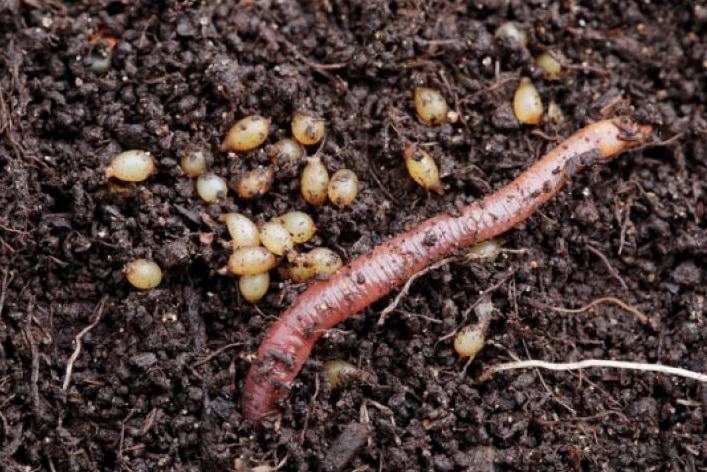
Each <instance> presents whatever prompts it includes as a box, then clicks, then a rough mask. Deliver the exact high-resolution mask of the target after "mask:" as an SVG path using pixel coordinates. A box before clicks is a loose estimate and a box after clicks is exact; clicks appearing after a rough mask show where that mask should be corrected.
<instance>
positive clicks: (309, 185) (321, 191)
mask: <svg viewBox="0 0 707 472" xmlns="http://www.w3.org/2000/svg"><path fill="white" fill-rule="evenodd" d="M328 186H329V171H327V169H326V166H325V165H324V164H323V163H322V160H321V159H320V158H319V157H310V158H309V159H308V160H307V165H306V166H304V170H303V171H302V177H301V191H302V197H303V198H304V200H305V201H306V202H307V203H311V204H312V205H316V206H319V205H323V204H324V202H326V199H327V188H328Z"/></svg>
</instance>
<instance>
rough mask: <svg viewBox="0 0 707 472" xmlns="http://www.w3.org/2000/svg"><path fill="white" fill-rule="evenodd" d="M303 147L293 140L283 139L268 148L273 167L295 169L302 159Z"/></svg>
mask: <svg viewBox="0 0 707 472" xmlns="http://www.w3.org/2000/svg"><path fill="white" fill-rule="evenodd" d="M304 152H305V151H304V147H302V145H301V144H300V143H298V142H297V141H295V140H294V139H290V138H284V139H281V140H279V141H278V142H276V143H275V144H273V145H272V146H268V156H270V161H271V162H272V163H273V165H276V166H278V167H281V168H284V169H290V168H297V166H299V164H300V162H302V159H303V158H304Z"/></svg>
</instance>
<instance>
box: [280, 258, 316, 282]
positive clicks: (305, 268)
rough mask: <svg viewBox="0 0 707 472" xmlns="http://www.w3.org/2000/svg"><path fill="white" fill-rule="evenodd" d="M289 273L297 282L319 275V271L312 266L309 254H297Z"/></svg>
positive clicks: (291, 278)
mask: <svg viewBox="0 0 707 472" xmlns="http://www.w3.org/2000/svg"><path fill="white" fill-rule="evenodd" d="M287 275H288V276H289V277H290V280H292V281H293V282H295V283H298V284H299V283H302V282H306V281H308V280H310V279H313V278H314V277H315V276H316V275H317V271H316V270H315V269H314V267H313V266H312V263H311V262H310V260H309V258H308V257H307V254H297V256H295V258H294V260H292V262H291V263H290V267H289V268H288V270H287Z"/></svg>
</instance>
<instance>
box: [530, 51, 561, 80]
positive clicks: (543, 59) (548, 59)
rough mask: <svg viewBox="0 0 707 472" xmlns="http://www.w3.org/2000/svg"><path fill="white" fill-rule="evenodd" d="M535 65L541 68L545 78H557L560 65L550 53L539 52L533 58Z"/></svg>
mask: <svg viewBox="0 0 707 472" xmlns="http://www.w3.org/2000/svg"><path fill="white" fill-rule="evenodd" d="M535 65H536V66H538V67H539V68H540V69H542V71H543V78H544V79H545V80H557V79H559V78H560V73H561V72H562V65H561V64H560V61H558V60H557V59H556V58H555V56H553V55H552V54H550V53H548V52H544V53H542V54H540V55H539V56H538V57H537V58H536V59H535Z"/></svg>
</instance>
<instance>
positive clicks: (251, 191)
mask: <svg viewBox="0 0 707 472" xmlns="http://www.w3.org/2000/svg"><path fill="white" fill-rule="evenodd" d="M274 180H275V171H274V170H273V169H272V168H271V167H258V168H257V169H253V170H249V171H248V172H246V173H245V174H243V175H241V177H240V178H239V179H238V182H237V183H236V191H237V192H238V195H239V196H240V197H241V198H246V199H250V198H256V197H259V196H261V195H264V194H266V193H268V192H269V191H270V188H271V187H272V184H273V181H274Z"/></svg>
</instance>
